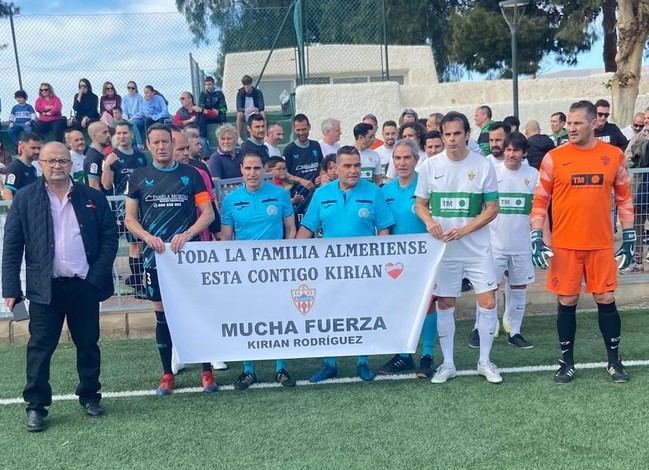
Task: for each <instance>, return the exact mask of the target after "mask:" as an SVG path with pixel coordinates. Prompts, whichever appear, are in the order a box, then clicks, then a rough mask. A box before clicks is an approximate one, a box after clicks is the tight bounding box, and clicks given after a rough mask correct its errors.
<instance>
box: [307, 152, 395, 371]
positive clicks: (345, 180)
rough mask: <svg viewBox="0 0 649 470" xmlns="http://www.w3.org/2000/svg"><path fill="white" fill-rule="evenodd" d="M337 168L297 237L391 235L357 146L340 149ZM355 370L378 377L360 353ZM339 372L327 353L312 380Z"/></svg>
mask: <svg viewBox="0 0 649 470" xmlns="http://www.w3.org/2000/svg"><path fill="white" fill-rule="evenodd" d="M336 170H337V172H338V179H337V180H335V181H332V182H331V183H328V184H326V185H324V186H321V187H320V188H318V189H317V190H316V191H315V193H314V195H313V198H312V199H311V203H310V204H309V208H308V209H307V211H306V214H305V215H304V218H303V219H302V224H301V226H300V229H299V231H298V233H297V238H311V237H313V236H314V234H317V233H318V232H319V231H320V230H322V237H323V238H334V237H367V236H372V235H389V234H390V230H389V229H390V227H391V226H392V225H394V217H393V216H392V212H391V211H390V209H389V208H388V206H387V204H386V203H385V199H384V198H383V194H381V188H379V187H378V186H377V185H375V184H373V183H370V182H368V181H363V180H361V177H360V176H361V156H360V154H359V153H358V150H356V148H354V147H352V146H343V147H341V148H340V149H338V152H337V153H336ZM356 372H357V374H358V376H359V377H360V378H361V379H362V380H365V381H370V380H374V377H376V374H375V373H374V371H373V370H372V369H371V368H370V366H369V365H368V363H367V356H359V357H358V360H357V367H356ZM337 374H338V368H337V365H336V359H335V358H333V357H327V358H325V361H324V365H323V367H322V368H321V369H320V370H319V371H318V372H316V373H315V374H314V375H312V376H311V377H310V378H309V380H310V381H311V382H322V381H323V380H327V379H331V378H333V377H335V376H336V375H337Z"/></svg>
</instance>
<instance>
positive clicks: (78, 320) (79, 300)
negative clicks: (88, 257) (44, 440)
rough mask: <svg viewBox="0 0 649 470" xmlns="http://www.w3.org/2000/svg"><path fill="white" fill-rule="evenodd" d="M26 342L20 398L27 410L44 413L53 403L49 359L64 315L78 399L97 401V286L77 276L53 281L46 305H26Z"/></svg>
mask: <svg viewBox="0 0 649 470" xmlns="http://www.w3.org/2000/svg"><path fill="white" fill-rule="evenodd" d="M29 317H30V319H29V334H30V335H31V336H30V338H29V342H28V343H27V384H26V385H25V389H24V390H23V398H24V399H25V401H26V402H27V409H28V410H38V411H40V412H45V407H46V406H49V405H51V404H52V387H50V383H49V381H50V361H51V359H52V354H54V350H55V349H56V346H57V345H58V343H59V338H60V336H61V330H62V328H63V320H64V319H65V318H66V317H67V320H68V328H69V330H70V335H71V336H72V341H73V342H74V345H75V346H76V348H77V373H78V374H79V386H78V387H77V390H76V392H75V393H76V394H77V395H78V396H79V402H80V403H81V404H82V405H84V404H86V403H88V402H93V401H99V400H100V399H101V394H100V393H99V390H100V389H101V385H100V383H99V372H100V365H99V364H100V352H99V346H98V345H97V342H98V341H99V301H98V300H97V289H96V288H95V287H93V286H91V285H90V284H88V283H87V282H86V281H84V280H83V279H80V278H59V279H53V280H52V300H51V303H50V304H49V305H45V304H39V303H36V302H31V303H30V304H29Z"/></svg>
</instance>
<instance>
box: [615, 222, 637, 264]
mask: <svg viewBox="0 0 649 470" xmlns="http://www.w3.org/2000/svg"><path fill="white" fill-rule="evenodd" d="M635 240H636V236H635V230H633V229H632V228H627V229H624V230H623V231H622V246H621V247H620V248H619V249H618V250H617V251H616V252H615V259H617V262H618V264H617V268H618V269H624V268H628V267H629V266H630V265H631V263H632V262H633V255H635Z"/></svg>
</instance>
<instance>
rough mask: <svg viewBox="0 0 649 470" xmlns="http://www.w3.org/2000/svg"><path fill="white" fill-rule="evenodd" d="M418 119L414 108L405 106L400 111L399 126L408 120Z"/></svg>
mask: <svg viewBox="0 0 649 470" xmlns="http://www.w3.org/2000/svg"><path fill="white" fill-rule="evenodd" d="M418 119H419V116H418V115H417V112H416V111H415V110H414V109H412V108H406V109H404V110H403V111H402V112H401V116H400V117H399V126H403V125H404V124H407V123H409V122H417V120H418Z"/></svg>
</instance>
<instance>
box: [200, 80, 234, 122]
mask: <svg viewBox="0 0 649 470" xmlns="http://www.w3.org/2000/svg"><path fill="white" fill-rule="evenodd" d="M203 84H204V85H205V90H203V91H201V94H200V95H199V96H198V106H200V107H201V109H202V111H203V119H205V123H206V124H223V123H224V122H225V121H226V113H227V112H228V105H227V104H226V102H225V95H223V92H222V91H221V90H217V89H216V84H215V83H214V78H213V77H206V78H205V80H204V81H203Z"/></svg>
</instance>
